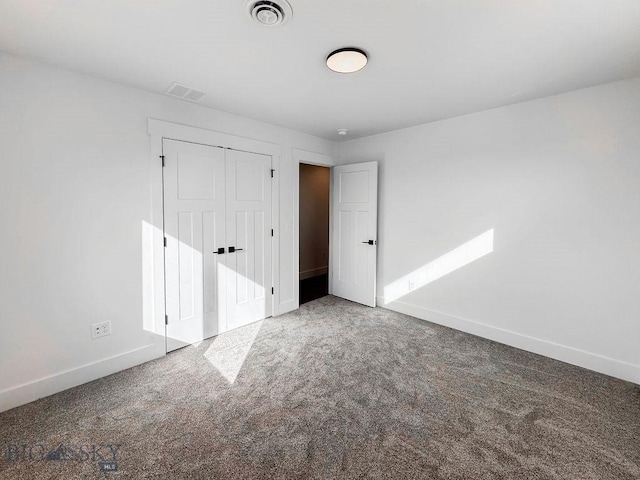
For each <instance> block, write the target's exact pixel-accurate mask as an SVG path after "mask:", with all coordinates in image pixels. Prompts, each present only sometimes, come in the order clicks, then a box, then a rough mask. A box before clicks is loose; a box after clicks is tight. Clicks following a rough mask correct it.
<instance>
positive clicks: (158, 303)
mask: <svg viewBox="0 0 640 480" xmlns="http://www.w3.org/2000/svg"><path fill="white" fill-rule="evenodd" d="M147 133H148V134H149V136H150V137H151V148H150V152H151V154H150V158H149V169H150V174H151V175H150V177H151V222H152V225H151V226H150V227H149V228H148V229H147V230H151V231H152V233H150V237H151V238H149V239H147V242H145V248H151V250H152V251H151V254H150V255H151V256H152V257H153V260H152V261H151V270H152V272H151V273H150V275H149V276H148V277H147V273H146V272H145V273H143V276H144V278H143V285H144V286H143V311H144V319H145V320H144V321H145V325H148V328H150V329H151V328H152V329H153V333H155V334H156V353H157V355H158V356H162V355H165V353H166V332H165V320H164V315H165V291H164V268H165V265H164V233H163V232H164V225H163V194H162V160H161V158H160V157H161V155H162V140H163V139H165V138H166V139H170V140H178V141H182V142H192V143H199V144H202V145H210V146H216V147H224V148H232V149H235V150H243V151H246V152H253V153H260V154H263V155H270V156H271V168H272V169H274V170H275V174H274V178H273V181H272V184H271V192H272V195H271V222H272V225H273V226H274V230H275V232H276V233H275V235H274V238H273V241H272V244H271V245H272V247H271V255H272V265H273V266H274V267H273V268H272V285H273V286H274V289H275V293H274V297H273V315H274V316H275V315H279V314H280V313H282V312H281V311H282V310H283V309H282V308H280V301H279V298H280V297H279V290H280V275H279V269H278V268H276V266H277V265H280V262H279V250H280V248H279V241H278V238H279V236H278V234H277V228H276V226H277V225H279V204H278V199H279V198H280V189H279V182H278V178H279V175H278V171H279V167H280V156H281V153H282V148H281V147H280V145H278V144H275V143H270V142H265V141H262V140H255V139H252V138H246V137H240V136H237V135H231V134H229V133H223V132H217V131H214V130H207V129H203V128H198V127H192V126H188V125H181V124H178V123H172V122H167V121H164V120H157V119H154V118H149V119H148V127H147ZM147 253H148V252H145V255H146V254H147Z"/></svg>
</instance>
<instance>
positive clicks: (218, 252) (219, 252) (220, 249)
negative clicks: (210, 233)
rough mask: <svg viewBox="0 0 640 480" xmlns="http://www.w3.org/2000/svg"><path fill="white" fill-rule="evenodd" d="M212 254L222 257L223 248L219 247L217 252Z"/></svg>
mask: <svg viewBox="0 0 640 480" xmlns="http://www.w3.org/2000/svg"><path fill="white" fill-rule="evenodd" d="M213 253H214V254H217V255H224V247H220V248H219V249H218V251H217V252H213Z"/></svg>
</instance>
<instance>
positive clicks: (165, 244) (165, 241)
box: [164, 237, 167, 247]
mask: <svg viewBox="0 0 640 480" xmlns="http://www.w3.org/2000/svg"><path fill="white" fill-rule="evenodd" d="M164 246H165V247H166V246H167V237H164Z"/></svg>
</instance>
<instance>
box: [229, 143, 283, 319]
mask: <svg viewBox="0 0 640 480" xmlns="http://www.w3.org/2000/svg"><path fill="white" fill-rule="evenodd" d="M226 155H227V158H226V168H227V205H226V237H227V245H228V246H229V253H228V255H227V264H226V270H227V281H226V288H227V291H226V295H227V297H226V298H227V322H226V327H227V329H232V328H237V327H240V326H242V325H246V324H248V323H251V322H255V321H257V320H262V319H263V318H265V317H267V316H271V315H272V293H271V287H272V279H271V239H272V238H271V157H270V156H266V155H260V154H257V153H248V152H241V151H237V150H226Z"/></svg>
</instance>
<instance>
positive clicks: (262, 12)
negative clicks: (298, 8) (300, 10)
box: [246, 0, 293, 27]
mask: <svg viewBox="0 0 640 480" xmlns="http://www.w3.org/2000/svg"><path fill="white" fill-rule="evenodd" d="M246 3H247V7H248V9H249V14H250V15H251V18H253V20H254V21H256V22H257V23H259V24H260V25H262V26H263V27H279V26H280V25H284V24H285V23H287V22H288V21H289V20H291V17H292V15H293V10H292V9H291V5H289V2H287V0H248V1H247V2H246Z"/></svg>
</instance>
